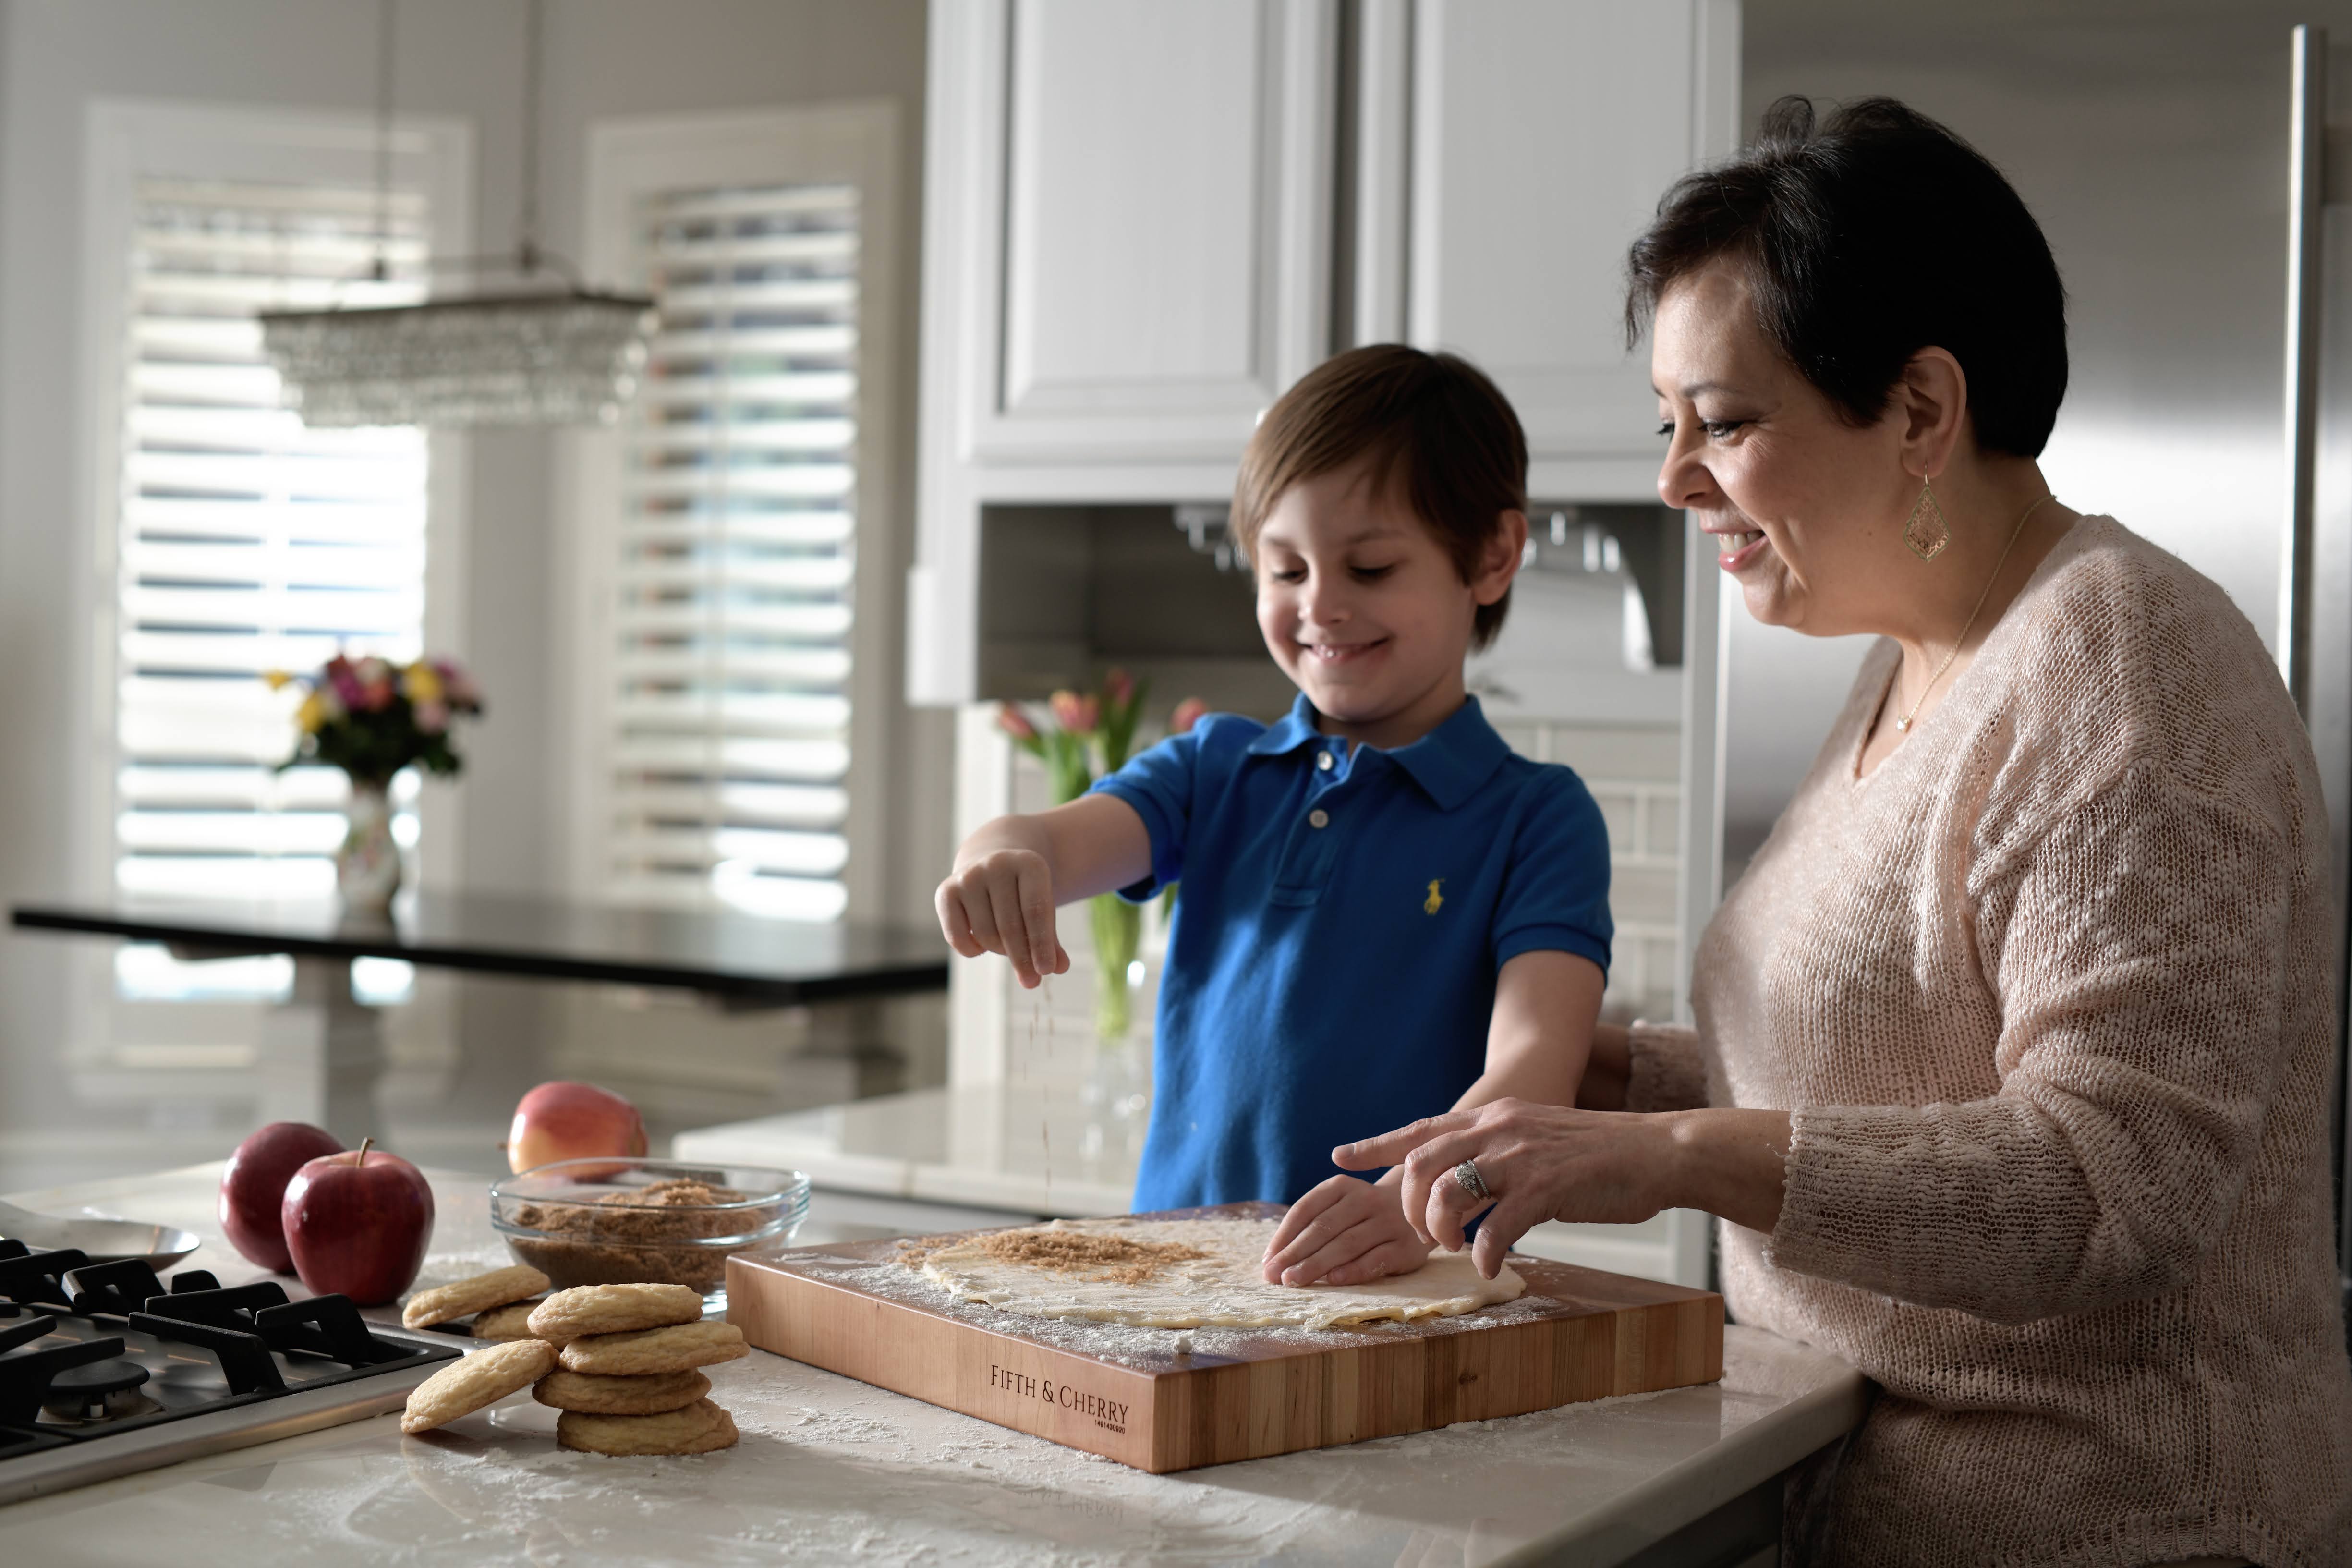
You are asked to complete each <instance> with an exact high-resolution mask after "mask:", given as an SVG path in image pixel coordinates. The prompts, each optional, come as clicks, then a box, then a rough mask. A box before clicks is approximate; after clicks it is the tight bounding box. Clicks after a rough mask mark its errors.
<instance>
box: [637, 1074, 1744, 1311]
mask: <svg viewBox="0 0 2352 1568" xmlns="http://www.w3.org/2000/svg"><path fill="white" fill-rule="evenodd" d="M1114 1098H1115V1091H1114V1093H1109V1094H1107V1093H1102V1092H1090V1091H1089V1089H1088V1087H1087V1084H1085V1083H1084V1082H1083V1081H1080V1080H1076V1079H1051V1078H1045V1077H1042V1076H1040V1077H1037V1078H1034V1079H1029V1080H1026V1081H1021V1082H1014V1083H984V1084H961V1085H953V1086H950V1087H948V1088H945V1089H915V1090H913V1091H911V1092H908V1093H905V1094H891V1095H882V1096H878V1097H877V1098H874V1099H871V1100H852V1101H850V1102H849V1103H847V1104H845V1105H830V1106H825V1107H823V1108H821V1109H818V1110H796V1111H791V1112H788V1113H786V1114H784V1115H781V1116H763V1117H761V1118H758V1119H757V1120H754V1121H735V1122H729V1123H727V1124H725V1125H722V1126H718V1127H704V1128H700V1129H698V1130H696V1131H691V1132H681V1133H679V1134H678V1135H677V1138H676V1140H675V1141H674V1142H673V1143H672V1145H671V1152H672V1153H673V1154H674V1155H675V1156H676V1157H677V1158H678V1159H681V1160H701V1161H707V1162H709V1163H714V1164H716V1163H727V1162H732V1163H736V1164H744V1165H778V1166H782V1167H784V1168H785V1169H788V1170H798V1171H806V1172H807V1173H809V1178H810V1181H811V1182H812V1183H813V1184H814V1186H815V1187H816V1189H817V1191H818V1192H819V1194H826V1193H846V1194H858V1195H861V1196H866V1197H877V1198H892V1199H898V1200H903V1201H908V1202H912V1203H918V1204H923V1205H957V1206H961V1207H964V1208H977V1209H996V1210H1002V1211H1003V1212H1005V1213H1008V1214H1015V1215H1055V1216H1062V1217H1068V1218H1081V1217H1084V1216H1087V1215H1111V1214H1126V1213H1127V1212H1128V1209H1129V1194H1132V1193H1133V1192H1134V1190H1135V1168H1136V1161H1137V1159H1138V1157H1139V1155H1140V1154H1141V1153H1142V1152H1143V1121H1142V1120H1141V1118H1140V1117H1138V1116H1121V1115H1119V1114H1118V1112H1117V1111H1116V1110H1114V1109H1113V1108H1112V1104H1111V1103H1110V1102H1111V1101H1112V1100H1114ZM820 1203H822V1198H820ZM909 1223H916V1224H920V1225H922V1226H924V1227H925V1228H933V1229H940V1228H947V1226H946V1225H943V1224H940V1223H937V1222H932V1221H913V1220H911V1219H910V1221H909ZM958 1223H963V1224H975V1225H976V1224H980V1223H982V1221H981V1220H980V1219H978V1218H977V1217H974V1218H971V1219H969V1220H964V1221H961V1222H958ZM1708 1224H1709V1222H1708V1220H1707V1218H1706V1215H1698V1214H1694V1213H1688V1212H1685V1211H1675V1212H1672V1213H1668V1214H1662V1215H1657V1216H1656V1217H1654V1218H1653V1219H1650V1220H1647V1221H1644V1222H1643V1223H1642V1224H1640V1225H1561V1224H1559V1223H1557V1222H1548V1223H1546V1224H1543V1225H1539V1226H1536V1227H1535V1228H1534V1229H1532V1230H1530V1231H1528V1234H1527V1235H1526V1236H1525V1237H1521V1238H1520V1241H1519V1249H1520V1250H1521V1251H1523V1252H1529V1253H1533V1254H1535V1255H1536V1256H1537V1257H1539V1258H1559V1259H1560V1260H1561V1261H1563V1262H1567V1263H1577V1264H1581V1265H1583V1266H1584V1267H1585V1268H1605V1269H1608V1270H1610V1271H1612V1272H1613V1273H1618V1274H1637V1275H1640V1276H1642V1277H1643V1279H1664V1280H1669V1281H1672V1282H1675V1283H1677V1284H1685V1285H1701V1284H1704V1283H1705V1281H1706V1239H1707V1237H1706V1227H1707V1226H1708Z"/></svg>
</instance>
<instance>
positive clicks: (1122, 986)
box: [997, 669, 1204, 1045]
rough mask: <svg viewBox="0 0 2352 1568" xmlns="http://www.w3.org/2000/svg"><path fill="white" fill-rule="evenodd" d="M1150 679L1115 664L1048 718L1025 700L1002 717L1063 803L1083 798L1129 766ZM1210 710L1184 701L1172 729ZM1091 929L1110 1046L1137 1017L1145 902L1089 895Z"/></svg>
mask: <svg viewBox="0 0 2352 1568" xmlns="http://www.w3.org/2000/svg"><path fill="white" fill-rule="evenodd" d="M1149 690H1150V682H1148V681H1139V680H1137V679H1135V678H1134V677H1133V676H1131V675H1130V674H1129V673H1128V672H1127V671H1126V670H1124V669H1113V670H1111V671H1110V672H1109V673H1108V675H1106V676H1104V677H1103V680H1102V684H1101V685H1100V686H1098V687H1097V688H1096V689H1094V690H1092V691H1087V692H1079V691H1074V690H1068V689H1064V690H1061V691H1056V692H1055V693H1054V695H1053V697H1052V698H1051V699H1050V700H1048V701H1047V703H1046V704H1045V715H1044V717H1043V718H1042V719H1038V718H1033V717H1032V716H1031V714H1030V713H1029V711H1028V710H1025V709H1024V708H1023V707H1022V706H1021V705H1020V704H1018V703H1013V702H1007V703H1004V704H1003V705H1002V706H1001V707H1000V708H999V710H998V712H997V721H998V723H999V724H1000V725H1001V726H1002V727H1003V730H1004V732H1005V733H1006V734H1008V735H1010V736H1011V737H1012V738H1013V744H1015V745H1017V746H1019V747H1020V748H1021V749H1022V750H1023V751H1024V752H1028V753H1029V754H1030V755H1031V756H1033V757H1035V758H1037V759H1038V760H1039V761H1041V762H1043V763H1045V779H1046V784H1047V787H1048V788H1049V789H1050V790H1051V791H1052V793H1053V796H1054V802H1055V805H1066V804H1067V803H1068V802H1070V801H1074V800H1076V799H1077V798H1078V797H1079V796H1080V795H1084V794H1086V793H1087V790H1089V789H1091V788H1092V787H1093V786H1094V782H1095V780H1096V779H1097V778H1098V777H1101V776H1103V775H1104V774H1108V773H1117V772H1118V770H1119V769H1120V768H1122V767H1124V766H1126V765H1127V760H1128V757H1129V754H1130V753H1131V752H1132V751H1133V749H1134V746H1135V732H1136V728H1137V725H1138V722H1139V720H1140V719H1141V718H1142V714H1143V701H1144V698H1145V696H1146V695H1147V693H1148V692H1149ZM1203 710H1204V705H1203V704H1202V703H1201V701H1200V700H1198V699H1197V698H1194V699H1187V700H1185V701H1183V702H1181V703H1179V704H1178V705H1177V709H1176V711H1175V713H1174V714H1173V715H1171V719H1170V722H1169V729H1170V732H1171V733H1177V734H1181V733H1182V732H1183V731H1185V730H1189V729H1191V728H1192V724H1193V723H1194V722H1195V721H1197V720H1198V719H1199V717H1200V715H1201V713H1202V711H1203ZM1087 932H1088V934H1089V935H1090V936H1092V937H1093V939H1094V949H1095V1035H1096V1037H1097V1039H1098V1040H1099V1041H1101V1042H1102V1043H1103V1044H1105V1045H1115V1044H1117V1043H1118V1042H1119V1041H1122V1040H1124V1039H1126V1038H1127V1036H1128V1033H1129V1030H1130V1029H1132V1028H1133V1027H1134V1024H1135V1012H1134V1007H1135V993H1136V991H1137V990H1138V989H1139V983H1140V978H1141V964H1140V963H1139V953H1140V952H1141V950H1142V945H1143V906H1142V905H1140V904H1131V903H1129V902H1128V901H1127V900H1125V899H1122V898H1120V897H1119V896H1118V894H1116V893H1102V894H1098V895H1097V896H1096V897H1094V898H1091V899H1089V900H1087Z"/></svg>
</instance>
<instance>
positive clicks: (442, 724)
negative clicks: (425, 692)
mask: <svg viewBox="0 0 2352 1568" xmlns="http://www.w3.org/2000/svg"><path fill="white" fill-rule="evenodd" d="M415 719H416V728H417V729H418V730H419V731H422V732H423V733H425V734H427V735H437V734H439V733H440V732H441V731H444V730H446V729H447V728H448V727H449V709H448V707H447V705H446V704H445V703H440V702H420V703H418V704H417V705H416V708H415Z"/></svg>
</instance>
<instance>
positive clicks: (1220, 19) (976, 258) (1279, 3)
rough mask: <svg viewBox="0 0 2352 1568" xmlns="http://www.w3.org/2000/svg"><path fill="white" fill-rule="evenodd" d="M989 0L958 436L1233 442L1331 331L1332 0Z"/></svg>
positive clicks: (978, 34) (1112, 451) (1175, 453)
mask: <svg viewBox="0 0 2352 1568" xmlns="http://www.w3.org/2000/svg"><path fill="white" fill-rule="evenodd" d="M982 9H983V10H984V11H985V12H986V13H987V16H985V17H983V18H982V22H983V25H982V26H973V25H972V24H973V22H974V20H975V18H973V17H971V16H966V17H965V18H963V19H962V20H963V22H964V28H963V29H960V31H962V32H963V36H964V39H965V41H964V43H963V45H962V47H964V48H965V49H966V50H968V51H970V53H969V58H970V59H971V69H972V70H974V71H976V72H979V73H982V74H992V75H993V76H994V78H995V83H994V86H995V90H994V91H993V92H991V91H989V90H987V87H986V85H985V84H980V83H971V86H972V88H973V90H971V91H970V92H969V93H968V94H966V95H964V101H963V103H962V105H961V110H962V113H963V116H964V124H965V126H966V127H967V130H966V132H965V133H966V134H968V135H970V136H972V137H975V138H978V139H979V141H980V145H981V147H982V148H985V149H990V150H994V151H995V152H997V153H998V156H997V157H996V158H994V159H993V160H985V159H984V155H983V157H971V156H970V154H969V153H968V155H967V157H968V161H967V162H966V163H965V167H966V168H967V169H968V170H971V172H972V173H973V174H975V175H978V176H979V177H981V178H983V179H986V178H992V179H993V181H994V183H995V187H996V188H995V189H993V190H992V191H990V192H987V193H985V194H984V195H983V194H982V193H980V192H972V193H970V195H971V196H973V197H978V198H979V200H977V201H976V202H975V203H974V205H973V206H972V207H968V208H967V209H966V210H967V213H968V214H970V215H971V216H972V217H974V218H975V219H977V220H978V221H976V222H974V223H973V224H972V226H971V233H970V234H969V235H968V236H967V237H966V243H965V244H963V245H962V246H961V247H959V248H960V250H961V255H959V256H957V257H955V258H952V259H950V258H941V259H942V260H946V261H948V264H949V265H951V266H956V267H960V268H966V269H969V271H970V272H971V275H973V276H975V277H976V278H978V279H980V280H981V286H980V288H979V289H978V290H977V291H976V292H975V293H974V294H973V295H971V296H967V298H968V299H969V300H970V301H971V305H972V307H973V309H971V310H969V311H966V312H963V316H964V319H963V320H962V321H961V322H960V323H958V325H959V327H960V329H961V331H964V332H965V333H967V334H969V335H968V336H967V339H966V342H967V343H968V344H969V346H970V350H971V352H969V353H967V354H966V355H965V356H964V357H965V363H966V367H967V374H968V376H969V379H968V380H966V382H965V383H964V385H963V388H962V393H963V397H962V401H963V404H964V413H965V424H964V432H965V436H966V441H965V442H964V444H963V455H964V456H966V457H967V458H971V459H974V460H977V461H979V462H981V463H983V464H1003V463H1064V462H1070V463H1078V464H1102V463H1135V462H1160V461H1170V460H1175V461H1182V460H1223V461H1225V462H1232V461H1234V460H1236V459H1238V458H1239V457H1240V455H1241V448H1242V446H1243V444H1244V442H1245V441H1246V440H1247V439H1248V437H1249V432H1250V429H1251V426H1252V424H1253V422H1254V421H1255V418H1256V416H1257V414H1258V412H1259V411H1260V410H1262V409H1263V408H1265V405H1267V404H1268V403H1270V402H1272V401H1273V400H1274V398H1275V397H1276V395H1278V394H1279V393H1280V392H1281V390H1282V389H1283V388H1284V387H1285V386H1286V385H1287V384H1289V383H1290V382H1291V381H1293V380H1294V379H1296V378H1297V376H1298V375H1299V374H1301V373H1303V372H1304V371H1305V370H1307V368H1308V367H1309V366H1310V365H1312V364H1313V363H1315V362H1316V361H1317V360H1318V359H1320V358H1321V357H1322V355H1323V353H1324V352H1325V348H1326V345H1327V343H1328V314H1329V284H1328V279H1329V275H1330V239H1329V235H1330V222H1329V214H1330V209H1331V200H1330V192H1331V157H1330V149H1331V136H1332V132H1331V122H1332V108H1331V104H1332V92H1333V78H1334V68H1335V66H1336V58H1335V41H1334V40H1335V29H1334V25H1333V17H1334V9H1335V6H1334V0H1185V3H1184V4H1182V5H1169V4H1166V3H1165V0H1010V3H1009V4H1002V5H992V6H987V7H983V8H982ZM988 19H993V20H995V21H996V22H997V23H998V24H999V26H996V27H994V28H992V27H990V26H986V25H984V24H985V21H986V20H988ZM969 81H970V79H968V82H969ZM985 163H993V164H994V167H993V168H992V169H986V168H985V167H984V165H985ZM975 209H976V210H975Z"/></svg>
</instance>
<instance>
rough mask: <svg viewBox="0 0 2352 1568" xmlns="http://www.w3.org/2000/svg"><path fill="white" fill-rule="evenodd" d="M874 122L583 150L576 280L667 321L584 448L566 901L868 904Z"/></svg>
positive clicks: (878, 445) (609, 134)
mask: <svg viewBox="0 0 2352 1568" xmlns="http://www.w3.org/2000/svg"><path fill="white" fill-rule="evenodd" d="M890 124H891V121H890V115H889V111H888V110H887V109H886V108H881V107H877V106H848V107H834V108H827V109H823V110H801V111H789V112H779V113H775V114H761V115H748V116H732V117H726V118H722V119H713V120H695V121H655V122H619V123H614V124H609V125H604V126H600V127H598V128H596V130H595V131H594V132H593V133H592V136H591V139H590V158H589V187H590V188H589V207H590V224H589V237H590V257H589V261H590V271H591V274H592V275H593V276H594V277H596V278H597V279H600V280H603V279H616V280H622V281H625V282H626V283H627V284H628V285H629V286H631V287H635V288H641V289H644V290H645V291H646V292H647V293H649V294H651V295H652V296H653V298H654V300H655V301H656V305H657V307H658V309H659V310H660V315H661V326H660V330H659V331H658V332H657V334H656V337H655V339H654V342H653V344H652V353H651V359H650V362H649V363H648V365H647V371H646V379H645V382H644V384H643V386H642V388H641V390H640V392H639V395H638V396H637V399H636V401H635V404H634V405H632V406H631V408H630V410H629V412H628V413H627V414H626V415H625V416H624V420H623V423H622V426H621V428H620V429H619V430H618V431H616V432H614V433H612V434H610V435H599V436H595V437H590V438H589V439H588V440H587V441H586V442H585V443H584V444H583V454H582V456H583V461H582V468H581V469H580V472H579V489H578V498H577V499H578V504H579V510H580V512H581V513H582V518H581V521H582V524H583V526H582V527H581V529H580V530H579V531H578V533H577V537H576V539H575V540H574V541H573V544H574V547H575V548H576V549H577V550H578V551H579V552H580V555H579V563H578V567H577V578H576V583H577V594H578V598H577V600H576V603H577V604H578V605H579V606H580V611H581V618H580V622H579V627H580V641H579V644H578V646H579V647H580V650H581V658H580V661H579V665H580V668H579V673H578V676H577V680H578V683H579V685H578V690H577V691H576V693H575V701H576V702H577V703H578V704H579V706H578V709H577V710H576V711H577V718H576V722H577V724H578V726H579V733H580V736H581V739H582V741H583V742H584V744H583V751H584V752H585V753H586V755H585V758H584V761H585V764H586V765H585V766H584V767H583V777H582V780H581V786H580V787H581V795H580V809H579V812H578V815H577V817H576V819H575V830H576V837H575V854H574V860H573V864H574V868H575V880H576V882H577V883H578V884H579V885H580V886H581V887H582V888H583V890H584V891H587V892H590V893H593V894H594V895H598V896H602V897H606V898H609V899H612V900H614V901H617V902H624V903H639V904H668V905H686V906H696V905H701V906H706V907H708V906H711V905H730V906H733V907H736V908H740V909H746V910H754V911H757V912H760V913H765V914H773V915H780V916H784V917H787V918H793V919H801V920H818V921H830V920H836V919H840V918H842V917H844V916H845V915H847V914H851V913H856V912H858V911H859V910H861V909H870V908H871V907H872V902H873V898H874V894H873V892H872V891H871V889H874V888H876V887H877V886H878V880H879V879H878V877H877V876H876V875H875V872H874V863H875V862H876V861H877V859H878V858H879V857H878V855H877V854H876V852H875V851H876V849H877V845H876V844H875V843H874V841H873V837H872V835H871V831H870V826H869V816H870V814H871V812H872V806H871V805H870V802H869V801H867V800H866V799H865V798H864V796H865V795H868V794H870V792H868V791H864V790H861V787H860V783H859V781H860V780H861V779H874V778H878V777H879V776H880V775H879V766H878V764H879V761H880V759H879V756H878V751H879V739H880V736H881V734H882V732H883V728H882V723H881V721H882V720H884V719H885V718H886V714H885V712H884V703H883V702H882V701H881V700H879V699H880V697H881V695H882V693H881V691H880V690H879V689H878V688H877V684H876V679H875V678H876V672H877V670H878V668H879V667H880V665H881V660H880V659H879V658H877V657H875V656H876V653H877V642H876V637H875V632H876V626H875V625H874V623H875V622H876V621H877V619H878V618H879V617H878V616H876V615H875V614H873V613H872V606H873V605H875V602H876V601H875V599H874V597H873V592H874V588H875V586H876V584H874V583H872V582H871V581H868V580H867V579H866V576H864V575H861V573H860V570H859V558H860V550H859V540H860V536H861V533H862V532H864V531H868V530H870V529H872V528H873V527H874V526H875V525H876V520H877V519H881V520H885V521H887V515H888V514H887V502H886V499H885V497H884V495H883V490H884V486H883V484H882V479H883V478H884V475H885V474H886V472H887V465H886V462H885V461H884V457H883V447H884V445H885V441H884V439H883V437H884V434H885V427H886V426H887V416H886V415H885V414H884V413H883V412H882V411H883V410H885V409H886V408H887V402H886V400H885V399H884V397H883V395H882V385H881V384H882V383H883V382H885V381H886V380H887V376H886V374H885V370H886V367H887V352H886V350H887V342H886V340H887V333H886V332H881V331H877V330H876V328H877V307H874V306H871V305H869V302H871V301H879V302H880V303H879V306H878V311H879V312H880V313H885V314H887V309H888V303H887V300H888V295H887V278H888V276H889V270H888V262H889V258H888V249H889V246H888V236H889V227H888V213H889V207H890V196H889V192H888V185H887V182H888V180H889V178H890V175H891V163H890V159H891V153H890V146H891V132H890Z"/></svg>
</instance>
